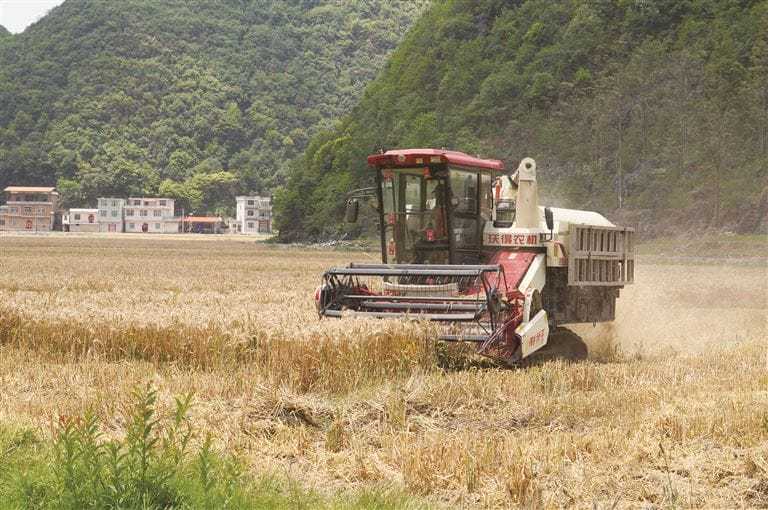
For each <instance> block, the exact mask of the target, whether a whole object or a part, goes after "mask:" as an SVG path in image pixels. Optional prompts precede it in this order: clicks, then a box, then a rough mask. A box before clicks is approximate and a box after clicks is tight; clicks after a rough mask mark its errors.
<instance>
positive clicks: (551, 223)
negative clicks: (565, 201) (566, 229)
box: [544, 207, 555, 232]
mask: <svg viewBox="0 0 768 510" xmlns="http://www.w3.org/2000/svg"><path fill="white" fill-rule="evenodd" d="M544 221H545V222H546V223H547V230H549V231H550V232H552V231H553V230H554V229H555V216H554V215H553V214H552V209H550V208H549V207H545V208H544Z"/></svg>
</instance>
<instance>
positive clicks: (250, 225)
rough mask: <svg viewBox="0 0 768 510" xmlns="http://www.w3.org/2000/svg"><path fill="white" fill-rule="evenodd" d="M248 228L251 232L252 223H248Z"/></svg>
mask: <svg viewBox="0 0 768 510" xmlns="http://www.w3.org/2000/svg"><path fill="white" fill-rule="evenodd" d="M248 228H249V229H251V230H252V229H253V223H252V222H249V223H248Z"/></svg>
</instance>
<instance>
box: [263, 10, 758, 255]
mask: <svg viewBox="0 0 768 510" xmlns="http://www.w3.org/2000/svg"><path fill="white" fill-rule="evenodd" d="M766 27H768V1H766V0H740V1H733V2H711V1H709V0H690V1H686V2H678V1H673V0H670V1H664V2H639V1H634V0H626V1H624V0H617V1H612V2H594V1H591V0H576V1H573V2H549V1H545V0H521V1H516V2H505V1H502V0H476V1H469V0H446V1H445V2H437V3H434V4H433V5H432V6H431V8H430V9H429V10H428V11H427V12H426V13H425V14H424V16H422V18H421V19H420V20H419V22H418V23H417V24H416V25H415V26H414V28H413V29H412V30H411V32H409V34H408V35H407V36H406V38H405V39H404V40H403V42H402V43H401V44H400V46H399V47H398V48H397V50H396V51H395V52H394V53H393V54H392V57H391V58H390V61H389V62H388V64H387V66H386V68H385V69H384V71H383V72H382V74H381V75H380V76H379V77H378V78H377V79H376V80H375V81H373V82H371V84H370V85H369V86H368V87H367V89H366V91H365V93H364V94H363V98H362V99H361V102H360V104H359V105H358V106H357V107H356V108H355V109H354V111H353V113H352V114H351V115H349V116H348V117H346V118H345V119H343V120H342V121H341V122H340V123H339V125H338V127H337V128H336V129H335V130H334V131H331V132H328V133H320V134H318V135H317V136H316V141H314V142H312V143H310V144H309V146H308V149H307V152H306V154H305V155H304V156H303V160H302V164H299V165H296V166H295V167H294V168H293V169H292V170H293V171H292V172H291V175H290V177H289V179H288V183H287V185H286V189H285V191H282V192H280V194H279V196H280V197H281V199H280V201H278V202H276V204H275V210H276V214H277V215H278V217H286V218H290V220H289V221H286V222H284V223H281V225H280V226H281V230H280V235H281V237H282V238H283V239H285V240H294V239H300V238H316V239H321V238H324V237H328V236H329V235H343V233H344V230H343V229H342V228H341V227H337V228H334V227H333V226H334V225H340V219H341V217H340V211H341V210H342V209H343V199H344V197H343V193H342V192H343V191H344V190H339V191H340V192H338V193H336V194H335V196H333V197H326V198H325V200H323V201H321V200H319V198H318V197H317V195H316V193H317V191H318V190H321V189H322V188H323V187H324V186H326V184H325V183H326V179H336V180H339V181H341V179H348V182H349V185H350V188H354V187H362V186H366V185H372V183H373V175H372V172H371V171H370V169H368V168H367V167H366V162H365V158H366V156H367V155H368V154H371V153H373V152H376V151H378V150H379V149H380V148H396V147H413V146H419V145H421V146H429V147H448V148H453V149H456V150H463V151H466V152H469V153H480V154H483V155H485V156H488V157H495V158H499V159H503V160H505V161H506V162H507V165H508V167H512V168H511V169H512V170H514V167H515V165H516V162H517V161H519V160H520V159H521V158H523V157H525V156H531V157H534V158H536V159H537V160H538V162H539V168H540V171H539V179H540V180H541V181H542V185H541V188H540V189H541V190H542V193H543V194H544V195H545V197H544V198H545V200H546V201H547V202H548V203H551V204H553V205H559V206H565V207H575V208H580V209H597V210H601V211H603V212H606V213H610V214H615V215H617V217H618V220H619V221H623V220H626V221H630V222H634V221H641V224H642V225H644V226H646V227H649V228H652V229H654V230H657V231H664V230H675V229H677V230H679V229H681V228H689V229H693V228H697V229H707V228H708V229H715V230H723V229H733V230H738V231H744V232H750V231H754V230H755V229H757V228H759V224H760V220H761V217H760V216H761V213H760V210H759V207H758V204H759V197H760V195H761V192H763V190H764V189H768V177H767V173H768V30H767V29H766ZM329 140H337V143H335V144H334V145H333V148H332V149H330V148H329V147H330V146H329V145H328V142H329ZM318 156H319V157H318ZM329 162H330V164H329ZM308 197H313V200H311V201H310V203H307V202H306V199H307V198H308ZM620 201H621V206H622V209H621V210H620V211H617V209H618V207H619V202H620ZM297 211H300V213H297ZM317 217H322V218H323V221H324V222H323V223H316V222H315V220H314V218H317ZM368 228H369V229H372V225H368Z"/></svg>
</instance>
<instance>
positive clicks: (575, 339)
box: [525, 328, 589, 363]
mask: <svg viewBox="0 0 768 510" xmlns="http://www.w3.org/2000/svg"><path fill="white" fill-rule="evenodd" d="M588 355H589V349H587V344H585V343H584V340H582V339H581V337H580V336H579V335H577V334H576V333H574V332H573V331H571V330H570V329H565V328H555V329H554V330H553V331H550V333H549V338H547V345H545V346H544V347H542V348H541V349H539V350H538V351H536V352H534V353H533V354H531V355H530V356H528V357H527V358H526V359H525V361H528V362H533V363H543V362H545V361H553V360H558V359H561V360H565V361H583V360H585V359H587V356H588Z"/></svg>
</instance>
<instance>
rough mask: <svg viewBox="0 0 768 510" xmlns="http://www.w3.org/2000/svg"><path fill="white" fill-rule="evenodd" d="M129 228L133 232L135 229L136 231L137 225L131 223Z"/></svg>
mask: <svg viewBox="0 0 768 510" xmlns="http://www.w3.org/2000/svg"><path fill="white" fill-rule="evenodd" d="M128 228H130V229H131V230H133V229H135V228H136V225H135V224H134V223H129V224H128Z"/></svg>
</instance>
